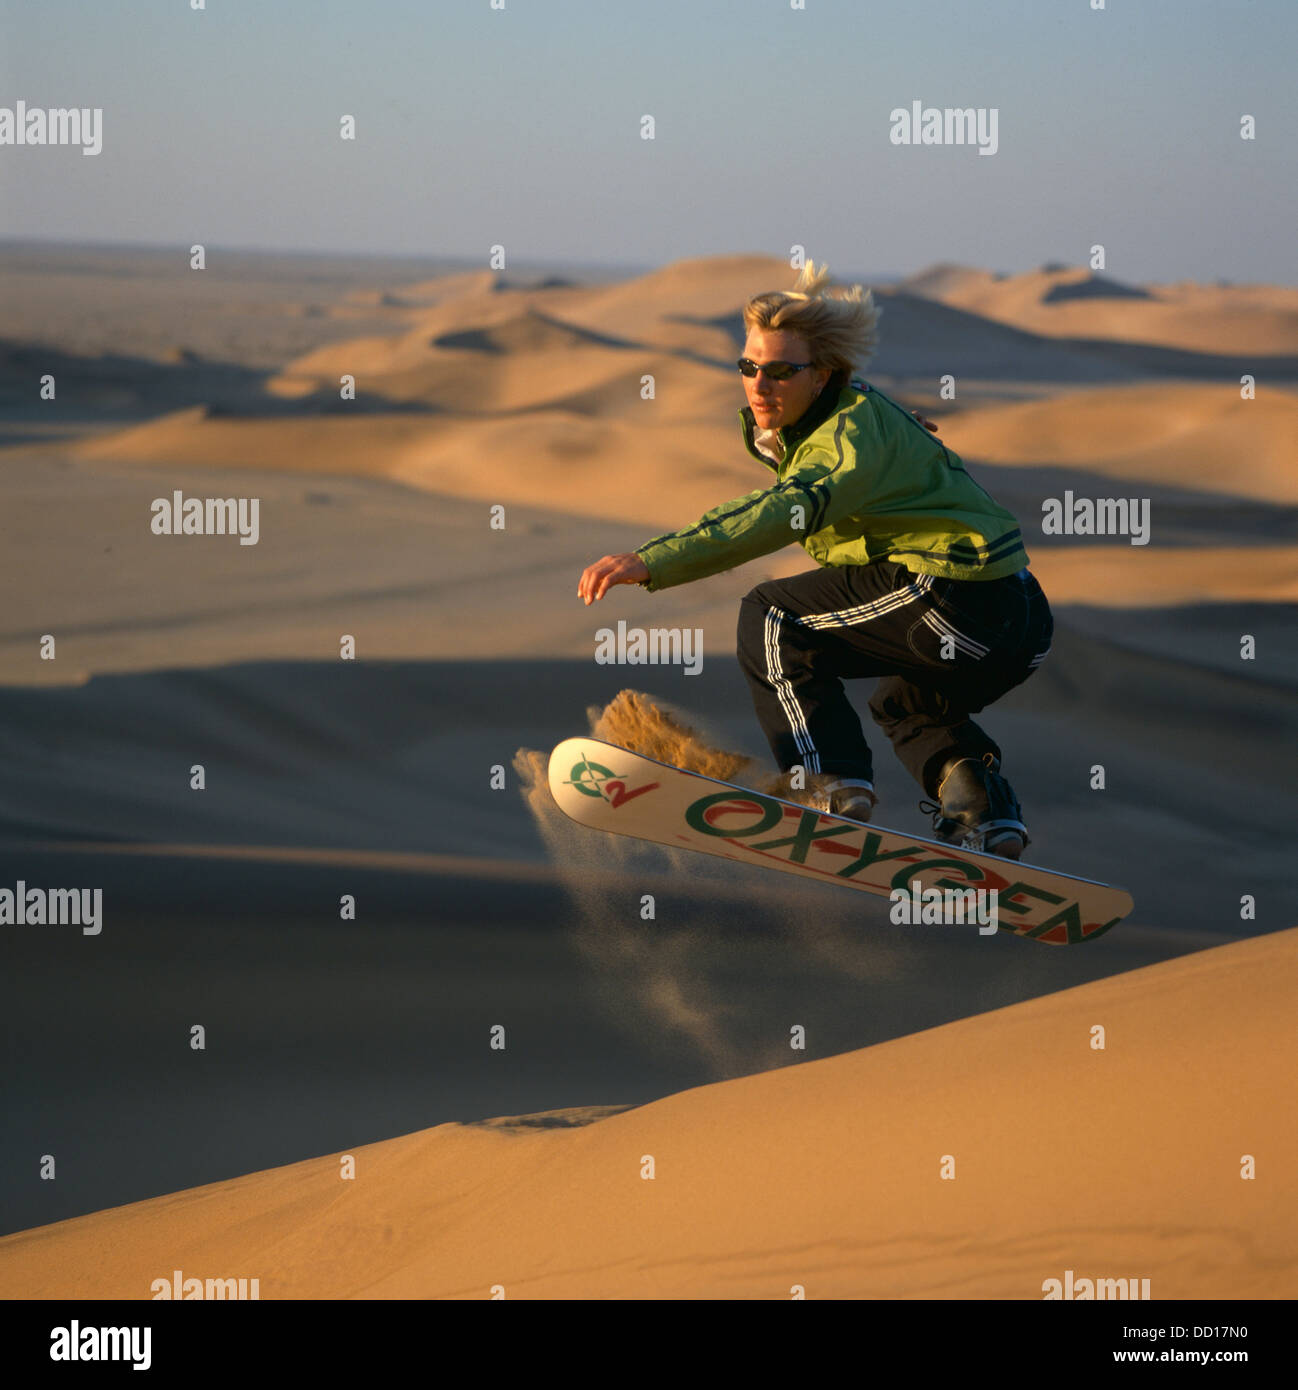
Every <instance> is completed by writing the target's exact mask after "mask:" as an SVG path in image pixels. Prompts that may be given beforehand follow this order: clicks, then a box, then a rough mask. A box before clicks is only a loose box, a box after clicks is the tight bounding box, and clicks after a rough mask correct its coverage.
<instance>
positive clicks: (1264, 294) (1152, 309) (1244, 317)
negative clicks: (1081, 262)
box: [902, 265, 1298, 356]
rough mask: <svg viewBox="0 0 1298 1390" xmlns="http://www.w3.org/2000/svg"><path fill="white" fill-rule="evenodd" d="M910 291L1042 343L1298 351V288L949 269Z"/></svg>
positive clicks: (1081, 272)
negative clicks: (1060, 341)
mask: <svg viewBox="0 0 1298 1390" xmlns="http://www.w3.org/2000/svg"><path fill="white" fill-rule="evenodd" d="M902 288H903V289H906V290H909V291H911V292H913V293H915V294H919V295H926V296H931V297H932V298H934V299H938V300H940V301H941V302H942V303H944V304H948V305H950V306H952V307H953V308H959V309H964V310H967V311H968V312H970V313H974V314H979V315H982V316H984V317H986V318H989V319H995V320H997V321H998V322H1000V323H1005V324H1012V325H1014V326H1015V327H1016V328H1021V329H1025V330H1026V331H1028V332H1031V333H1039V334H1041V335H1042V336H1043V337H1059V338H1077V339H1087V338H1095V339H1107V340H1110V341H1114V342H1129V343H1137V342H1138V343H1157V344H1163V345H1166V346H1168V347H1176V348H1182V349H1186V350H1189V351H1194V352H1205V353H1227V352H1228V353H1249V352H1251V353H1257V354H1267V355H1276V356H1292V355H1294V354H1296V353H1298V289H1292V288H1281V287H1277V286H1273V285H1239V286H1234V285H1216V286H1214V285H1198V284H1192V283H1185V284H1178V285H1152V286H1136V285H1127V284H1124V283H1122V282H1121V281H1120V280H1116V279H1114V278H1112V277H1110V276H1107V275H1100V274H1096V273H1094V272H1092V271H1090V270H1087V269H1085V268H1084V267H1075V266H1074V267H1065V268H1042V269H1039V270H1033V271H1028V272H1026V273H1025V274H1022V275H995V274H993V273H992V272H990V271H985V270H978V269H974V268H971V267H968V266H952V265H942V266H933V267H930V268H929V269H928V270H925V271H922V272H920V273H919V274H918V275H915V276H911V277H910V278H909V279H907V280H905V281H903V282H902Z"/></svg>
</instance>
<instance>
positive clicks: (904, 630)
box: [739, 561, 1054, 797]
mask: <svg viewBox="0 0 1298 1390" xmlns="http://www.w3.org/2000/svg"><path fill="white" fill-rule="evenodd" d="M1053 631H1054V622H1053V620H1052V618H1051V615H1050V605H1049V604H1048V603H1047V602H1046V596H1045V594H1044V593H1043V592H1042V590H1041V586H1040V585H1039V584H1038V583H1037V581H1036V578H1035V577H1034V576H1033V575H1032V574H1030V573H1029V572H1028V571H1027V570H1020V571H1019V573H1018V574H1015V575H1011V576H1010V577H1008V578H1006V579H993V580H980V581H961V580H953V579H936V578H934V577H933V576H932V575H923V574H913V573H912V572H911V571H910V570H908V569H906V568H905V567H904V566H902V565H896V564H893V563H891V562H889V561H879V562H876V563H875V564H872V565H844V566H841V567H825V568H821V569H817V570H813V571H812V572H811V573H810V574H799V575H795V576H794V577H793V578H792V579H777V580H770V581H768V582H767V583H765V584H759V585H758V586H757V587H756V588H755V589H754V590H752V592H751V593H749V594H746V595H745V596H744V600H743V603H742V604H741V605H740V610H739V663H740V665H741V666H742V668H743V671H744V674H745V675H746V676H747V677H748V682H749V686H750V687H751V689H752V692H753V705H754V708H755V709H756V711H757V718H758V720H759V721H760V723H761V726H762V731H763V732H764V733H765V735H766V738H767V740H768V742H769V743H770V745H771V752H772V753H774V755H775V760H776V762H777V763H778V764H779V766H780V770H781V771H783V772H787V771H789V770H790V769H791V768H793V767H797V766H802V767H803V768H805V769H806V770H807V771H808V772H829V773H835V774H837V775H839V776H842V777H864V778H866V779H869V780H873V777H874V762H873V758H872V755H871V753H870V747H869V745H868V744H867V743H866V741H865V735H864V734H863V733H862V732H861V721H860V719H858V718H857V715H856V711H855V710H854V709H853V708H852V706H851V704H850V703H849V701H848V698H847V693H846V692H845V690H844V689H843V681H844V680H858V679H862V678H865V677H869V676H881V677H883V679H882V680H880V682H879V685H878V688H877V689H876V690H875V693H874V697H873V699H872V700H871V701H870V713H871V715H872V716H873V717H874V721H875V723H876V724H878V725H879V727H880V728H881V729H882V730H883V731H884V733H886V734H887V735H888V737H889V739H891V740H892V746H893V749H894V750H895V752H896V754H897V756H898V758H900V759H901V761H902V764H903V765H904V766H905V767H906V769H907V771H909V772H910V774H911V776H913V777H914V778H915V780H916V781H917V782H918V783H919V784H920V786H921V787H923V788H924V790H925V792H927V793H928V795H929V796H934V797H935V796H936V795H937V786H936V779H937V776H938V774H939V773H940V771H941V769H942V766H943V764H944V763H945V762H946V761H947V760H948V759H949V758H952V757H966V756H968V757H975V758H981V757H982V756H983V754H984V753H989V752H990V753H994V754H995V755H996V757H997V758H1000V756H1001V751H1000V749H999V748H998V747H997V746H996V744H995V743H994V742H993V741H992V740H991V739H990V738H989V737H988V736H987V735H986V734H985V733H984V732H983V731H982V729H980V728H979V727H978V725H977V724H975V723H974V722H973V720H972V719H970V717H969V716H970V715H971V714H976V713H977V712H978V711H979V710H981V709H983V708H984V707H985V706H986V705H989V704H991V703H992V701H993V700H998V699H1000V697H1001V696H1002V695H1004V694H1005V692H1006V691H1007V690H1012V689H1013V688H1014V687H1015V686H1016V685H1019V684H1021V683H1022V682H1023V681H1025V680H1027V678H1028V677H1029V676H1030V675H1031V674H1032V672H1033V671H1035V670H1036V668H1037V666H1038V665H1039V664H1040V663H1041V662H1042V661H1043V660H1044V659H1045V656H1046V653H1047V652H1048V651H1049V650H1050V638H1051V634H1052V633H1053Z"/></svg>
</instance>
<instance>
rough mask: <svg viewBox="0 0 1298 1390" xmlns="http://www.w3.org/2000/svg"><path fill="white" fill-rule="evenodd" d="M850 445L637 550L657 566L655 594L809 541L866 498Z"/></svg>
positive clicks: (813, 457) (645, 585)
mask: <svg viewBox="0 0 1298 1390" xmlns="http://www.w3.org/2000/svg"><path fill="white" fill-rule="evenodd" d="M853 465H854V459H853V457H852V453H851V451H850V450H844V449H842V448H840V449H839V450H838V451H837V453H836V454H830V453H828V452H825V451H822V450H808V452H807V457H806V458H805V459H804V460H800V461H799V462H798V463H797V464H796V465H795V466H794V467H793V468H792V469H790V470H789V472H788V474H786V476H785V477H784V478H783V479H782V480H781V481H780V482H778V483H774V484H772V486H770V487H768V488H763V489H759V490H758V491H757V492H750V493H749V494H748V495H747V496H746V497H736V498H735V499H734V500H733V501H730V502H723V503H722V504H721V505H720V506H719V507H713V509H712V510H711V511H710V512H705V513H704V514H703V515H702V516H701V517H700V518H699V519H698V520H697V521H696V522H695V523H694V524H693V525H692V526H688V527H686V528H685V529H684V530H681V531H673V532H670V533H669V534H667V535H664V536H658V537H656V538H655V539H654V540H651V541H646V542H645V543H644V544H643V545H642V546H639V547H638V548H637V550H636V552H635V553H636V554H637V555H639V557H640V558H641V559H642V560H643V561H644V563H645V566H646V568H647V569H648V571H649V578H648V579H647V580H642V581H641V583H640V587H641V588H642V589H646V590H647V591H648V592H649V593H656V592H657V591H658V590H659V589H670V588H673V587H675V586H676V585H677V584H688V583H690V582H691V581H693V580H695V579H706V578H707V577H708V576H709V575H712V574H719V573H721V571H722V570H729V569H734V568H735V567H736V566H737V565H742V564H745V563H746V562H747V561H749V560H755V559H756V558H757V557H758V556H759V555H769V554H770V553H771V552H772V551H775V550H781V549H783V547H784V546H786V545H788V544H789V543H790V542H792V541H798V542H805V541H806V539H807V537H808V536H811V535H814V534H815V532H817V531H819V530H821V529H822V528H823V527H825V526H830V525H832V524H833V523H834V522H835V521H836V520H838V519H839V518H840V517H843V516H847V515H850V514H851V513H852V512H853V511H855V510H857V509H859V508H860V507H861V506H863V505H864V502H865V492H866V488H865V480H864V477H863V474H862V470H860V469H858V468H856V467H854V466H853Z"/></svg>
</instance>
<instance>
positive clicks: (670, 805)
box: [549, 738, 1133, 946]
mask: <svg viewBox="0 0 1298 1390" xmlns="http://www.w3.org/2000/svg"><path fill="white" fill-rule="evenodd" d="M549 783H550V792H551V794H552V795H553V797H554V799H555V802H556V803H557V804H558V806H559V809H560V810H561V811H563V813H564V814H565V815H566V816H568V817H569V818H570V819H571V820H574V821H576V822H578V823H579V824H581V825H585V826H589V827H590V828H591V829H592V830H611V831H613V832H614V833H615V834H618V835H629V836H631V837H633V838H635V839H638V840H649V841H653V842H654V843H656V844H660V845H669V846H671V847H672V848H673V849H691V850H697V851H699V852H700V853H703V854H712V855H717V856H719V857H720V858H722V859H732V860H735V861H736V862H738V863H743V864H755V865H760V866H762V867H764V868H767V869H774V870H777V871H778V872H780V873H790V874H799V875H802V876H805V877H808V878H818V879H821V880H822V881H824V882H827V883H837V884H842V885H843V886H844V887H847V888H857V889H861V890H862V891H864V892H866V893H874V894H876V895H878V896H880V897H884V898H889V899H891V900H892V902H893V908H892V910H891V915H892V920H893V921H912V922H916V923H924V922H935V921H943V922H948V923H950V924H955V923H957V922H973V921H974V920H975V919H974V917H973V908H972V904H973V902H974V901H975V899H976V900H977V901H978V902H979V903H980V904H981V907H980V908H979V909H978V911H980V912H981V913H982V916H981V917H979V918H977V919H976V920H977V921H979V922H983V923H984V924H985V923H986V922H987V921H991V922H993V923H994V925H995V927H996V929H997V930H999V931H1002V932H1009V933H1012V934H1013V935H1015V936H1025V937H1028V938H1030V939H1031V940H1033V941H1044V942H1046V943H1048V944H1049V945H1052V946H1073V945H1076V944H1077V943H1078V942H1081V941H1092V940H1094V939H1095V938H1096V937H1097V936H1103V935H1104V933H1105V932H1107V931H1108V930H1109V928H1110V927H1113V926H1116V925H1117V923H1118V922H1120V921H1121V920H1122V919H1123V918H1124V917H1125V916H1127V914H1128V913H1130V911H1131V909H1132V906H1133V904H1132V900H1131V895H1130V894H1128V893H1126V892H1124V890H1123V889H1121V888H1114V887H1111V886H1110V885H1108V884H1104V883H1096V882H1093V881H1092V880H1090V879H1085V878H1075V877H1073V876H1072V875H1070V874H1061V873H1055V872H1054V871H1053V870H1051V869H1042V868H1038V867H1037V866H1035V865H1033V864H1025V863H1022V862H1021V861H1019V860H1013V859H1001V858H998V857H997V856H996V855H993V854H982V853H979V852H977V851H974V850H967V849H963V848H961V847H959V846H956V845H948V844H943V843H941V842H940V841H937V840H928V839H924V838H922V837H921V836H917V835H907V834H905V833H903V832H901V831H898V830H887V829H885V828H884V827H883V826H880V825H874V824H869V825H862V824H860V823H859V822H857V821H852V820H848V819H846V818H845V817H843V816H834V815H829V814H827V813H826V812H823V811H817V810H815V809H814V808H812V807H810V806H803V805H800V804H798V803H796V802H792V801H784V800H782V799H780V798H779V797H774V796H768V795H766V794H765V793H762V792H756V791H752V790H751V789H750V788H747V787H739V786H735V785H733V784H732V783H729V782H721V781H718V780H716V779H715V778H713V777H705V776H703V775H702V774H701V773H698V772H688V771H686V770H685V769H684V768H679V767H672V766H671V764H669V763H660V762H658V761H656V760H655V759H653V758H646V757H644V756H643V755H642V754H640V753H633V752H631V751H630V750H629V749H626V748H619V747H617V746H616V745H615V744H612V743H605V742H604V741H603V740H601V739H596V738H570V739H565V740H564V741H563V742H562V743H560V744H559V745H558V746H557V747H556V748H555V749H554V751H553V752H552V753H551V754H550V764H549ZM970 889H973V890H975V893H974V894H970V893H969V892H968V890H970ZM993 892H994V893H995V897H994V898H993V897H992V894H993ZM992 905H994V908H995V914H994V917H993V916H992V915H991V913H990V912H989V911H988V908H989V907H990V906H992ZM966 914H967V915H966ZM979 930H980V931H981V933H982V934H983V935H990V934H992V932H991V928H990V926H988V925H983V926H980V927H979Z"/></svg>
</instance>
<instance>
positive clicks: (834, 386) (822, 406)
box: [739, 371, 851, 464]
mask: <svg viewBox="0 0 1298 1390" xmlns="http://www.w3.org/2000/svg"><path fill="white" fill-rule="evenodd" d="M850 376H851V373H849V372H844V371H837V372H834V373H833V374H832V375H831V376H830V378H829V380H828V381H827V382H826V383H825V389H824V390H823V391H822V392H821V393H820V395H818V396H817V397H816V399H815V400H814V401H812V403H811V404H810V405H809V406H808V407H807V408H806V410H805V411H804V412H803V414H802V416H801V418H799V419H797V420H795V421H794V422H793V424H791V425H786V426H785V428H784V429H782V430H779V431H777V433H778V434H779V436H780V438H781V439H782V440H783V441H784V457H785V458H786V459H787V458H788V457H789V455H790V454H791V453H792V452H793V451H794V449H796V448H797V447H798V445H799V444H801V443H802V441H803V440H804V439H806V437H807V436H808V435H809V434H812V433H814V432H815V431H816V430H818V429H819V428H820V427H821V425H823V424H824V423H825V421H826V420H828V419H829V417H830V416H831V415H832V414H833V413H834V412H835V411H836V410H837V409H838V398H839V396H840V395H841V394H842V392H843V387H844V386H846V385H847V383H848V380H849V379H850ZM739 421H740V425H741V427H742V429H743V432H744V444H745V445H746V447H747V449H748V452H749V453H750V454H752V455H753V457H754V458H758V459H761V461H762V462H763V463H765V464H770V462H771V460H770V459H768V458H767V457H766V455H765V454H763V453H762V451H761V450H760V449H759V448H757V446H756V445H755V444H754V443H753V439H754V436H755V435H756V432H757V417H756V416H755V415H754V414H753V408H752V406H750V405H746V406H742V407H741V408H740V411H739Z"/></svg>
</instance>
